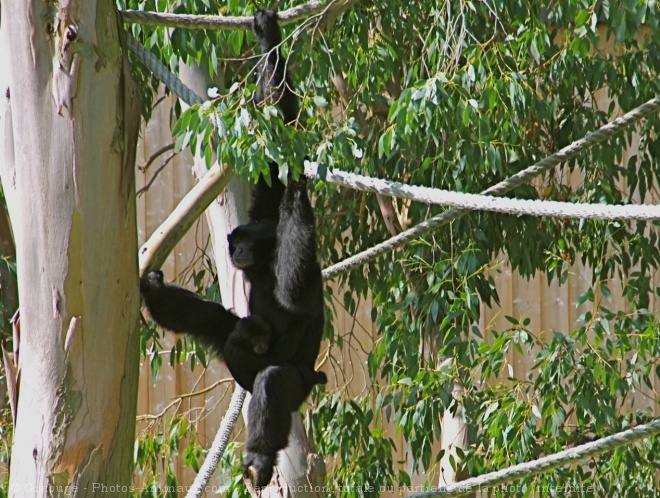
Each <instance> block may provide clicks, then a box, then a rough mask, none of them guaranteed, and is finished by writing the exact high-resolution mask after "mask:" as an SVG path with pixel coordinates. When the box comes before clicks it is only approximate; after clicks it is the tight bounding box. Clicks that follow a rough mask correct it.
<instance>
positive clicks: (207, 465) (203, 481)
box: [186, 384, 245, 498]
mask: <svg viewBox="0 0 660 498" xmlns="http://www.w3.org/2000/svg"><path fill="white" fill-rule="evenodd" d="M243 401H245V390H244V389H243V388H242V387H241V386H239V385H238V384H237V385H236V388H235V389H234V393H233V394H232V395H231V401H230V402H229V408H227V412H226V413H225V416H224V417H222V422H220V428H219V429H218V432H217V433H216V435H215V438H214V439H213V444H212V445H211V448H209V453H208V455H207V457H206V459H205V460H204V463H203V464H202V467H201V468H200V469H199V472H198V473H197V475H196V476H195V480H194V481H193V483H192V486H190V489H189V490H188V493H187V494H186V498H200V497H201V496H202V494H203V493H204V491H206V485H207V484H208V482H209V480H210V479H211V476H212V475H213V471H214V470H215V468H216V467H217V466H218V463H219V462H220V457H221V456H222V454H223V453H224V452H225V448H227V442H228V441H229V437H230V436H231V431H232V430H234V426H235V425H236V421H237V420H238V417H239V416H240V414H241V408H242V406H243Z"/></svg>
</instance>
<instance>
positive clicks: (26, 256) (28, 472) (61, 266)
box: [0, 0, 139, 497]
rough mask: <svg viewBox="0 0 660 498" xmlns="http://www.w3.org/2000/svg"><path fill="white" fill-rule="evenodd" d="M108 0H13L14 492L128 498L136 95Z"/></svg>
mask: <svg viewBox="0 0 660 498" xmlns="http://www.w3.org/2000/svg"><path fill="white" fill-rule="evenodd" d="M121 29H122V26H121V23H120V22H119V18H118V16H117V13H116V7H115V5H114V2H113V1H111V0H98V1H89V0H87V1H82V0H68V1H50V2H46V1H43V0H34V1H30V2H26V1H25V0H3V2H2V25H1V28H0V37H1V38H0V51H1V52H2V62H3V64H2V69H1V70H0V74H1V75H2V87H1V88H0V92H1V95H0V98H1V99H3V103H2V106H0V111H2V112H1V115H0V120H1V122H0V131H2V133H3V136H2V137H0V141H2V146H1V147H0V154H1V156H0V167H1V171H0V174H1V175H2V183H3V187H4V189H5V193H6V196H7V200H8V205H9V208H10V217H11V222H12V225H13V227H14V232H15V237H16V251H17V263H18V292H19V300H20V350H19V351H18V353H17V354H18V367H19V374H18V375H19V377H18V383H19V388H20V391H19V394H18V408H17V414H16V424H15V428H14V440H13V446H12V458H11V468H10V481H9V482H10V486H9V487H10V496H15V497H26V496H65V495H66V496H100V495H102V494H105V495H107V496H128V494H129V486H130V484H131V479H132V454H133V442H134V433H135V410H136V393H137V375H138V354H139V352H138V334H137V330H136V328H137V323H138V308H139V294H138V285H137V255H136V251H137V231H136V219H135V198H134V177H133V174H134V162H135V146H136V140H137V129H138V124H139V99H138V94H137V92H136V88H135V86H134V84H133V82H132V80H131V78H130V73H129V71H128V67H127V63H126V51H125V50H123V51H122V49H121V46H120V30H121Z"/></svg>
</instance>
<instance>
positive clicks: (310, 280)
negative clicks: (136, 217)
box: [140, 10, 327, 487]
mask: <svg viewBox="0 0 660 498" xmlns="http://www.w3.org/2000/svg"><path fill="white" fill-rule="evenodd" d="M253 29H254V32H255V34H256V36H257V39H258V41H259V44H260V46H261V50H262V52H264V53H268V55H267V56H265V57H264V59H263V60H262V61H261V62H260V65H259V68H258V70H259V78H258V84H259V87H260V92H259V95H257V101H262V100H265V99H268V100H270V101H273V102H276V103H277V104H278V105H279V107H280V110H281V111H282V114H283V116H284V120H285V122H287V123H291V122H293V121H295V120H296V119H297V117H298V102H297V97H296V95H295V94H294V93H293V91H292V90H291V81H290V79H289V76H288V73H287V71H286V61H285V60H283V59H282V57H281V55H280V50H279V47H278V45H279V44H280V43H281V41H282V37H281V34H280V29H279V26H278V24H277V14H276V13H275V12H273V11H270V10H265V11H259V12H257V14H256V15H255V19H254V23H253ZM249 216H250V223H248V224H245V225H241V226H239V227H237V228H236V229H235V230H234V231H233V232H232V233H231V234H229V236H228V240H229V252H230V254H231V256H232V261H234V264H235V265H236V266H237V267H239V268H240V269H241V270H243V271H244V272H245V277H246V279H247V280H248V281H249V282H250V284H251V289H250V296H249V308H250V316H248V317H245V318H238V317H236V316H235V315H234V314H233V313H231V312H230V311H228V310H226V309H225V308H224V307H223V306H222V305H220V304H218V303H215V302H211V301H206V300H204V299H202V298H200V297H199V296H197V295H196V294H194V293H192V292H190V291H188V290H186V289H182V288H180V287H176V286H173V285H168V284H165V283H163V276H162V273H161V272H154V271H152V272H148V273H147V274H146V275H145V276H143V277H142V279H141V281H140V290H141V292H142V295H143V297H144V299H145V302H146V305H147V308H149V311H150V313H151V316H152V318H153V319H154V320H155V321H156V322H157V323H159V324H160V325H162V326H163V327H165V328H167V329H170V330H173V331H175V332H187V333H189V334H190V335H191V336H193V337H194V338H195V339H197V340H199V341H200V342H202V343H204V344H206V345H207V346H209V347H210V348H211V349H212V350H213V351H214V352H215V353H216V354H217V355H219V356H220V357H222V358H224V361H225V363H226V364H227V367H228V368H229V370H230V372H231V374H232V375H233V376H234V378H235V379H236V381H237V382H238V383H239V384H240V385H241V386H242V387H243V388H245V389H247V390H248V391H250V392H252V400H251V402H250V405H249V407H248V413H249V426H248V440H247V443H246V453H245V457H244V460H243V472H244V474H245V475H246V476H248V475H249V468H250V467H252V468H253V469H254V470H255V474H256V476H255V477H256V478H255V481H254V484H255V486H257V487H263V486H266V485H267V484H268V482H269V481H270V479H271V477H272V475H273V467H274V466H275V465H276V463H277V452H278V451H279V450H281V449H284V448H285V447H286V446H287V444H288V437H289V431H290V429H291V412H293V411H296V410H298V409H299V408H300V406H301V404H302V403H303V402H304V400H305V398H307V396H308V395H309V393H310V392H311V389H312V387H313V386H314V385H315V384H325V383H326V382H327V377H326V375H325V374H324V373H323V372H316V371H315V370H314V364H315V361H316V357H317V356H318V353H319V349H320V344H321V337H322V333H323V323H324V317H323V287H322V278H321V268H320V266H319V264H318V262H317V261H316V235H315V221H314V212H313V210H312V206H311V204H310V202H309V197H308V195H307V189H306V181H305V179H304V177H303V178H302V179H301V180H299V181H297V182H296V181H293V179H291V178H290V179H289V181H288V185H287V186H286V187H285V186H284V185H283V184H282V183H281V182H280V181H279V179H278V166H277V164H275V163H271V165H270V178H269V181H266V179H265V178H262V179H260V180H259V182H258V183H257V185H256V186H255V188H254V192H253V202H252V207H251V208H250V211H249Z"/></svg>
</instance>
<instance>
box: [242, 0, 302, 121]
mask: <svg viewBox="0 0 660 498" xmlns="http://www.w3.org/2000/svg"><path fill="white" fill-rule="evenodd" d="M252 31H254V34H255V35H256V37H257V41H258V42H259V47H260V48H261V53H262V54H264V56H263V58H262V59H261V61H260V62H259V64H258V66H257V72H258V75H257V85H258V86H259V92H258V93H257V95H256V101H257V102H262V101H266V102H268V103H271V104H278V106H279V108H280V110H281V111H282V117H283V118H284V122H285V123H292V122H294V121H295V120H296V119H298V98H297V96H296V94H295V93H294V92H293V85H292V84H291V78H290V77H289V72H288V71H287V67H286V66H287V61H286V59H285V58H284V57H283V56H282V51H281V50H280V45H281V43H282V33H281V31H280V27H279V25H278V23H277V12H275V11H273V10H260V11H257V13H256V14H255V15H254V20H253V21H252Z"/></svg>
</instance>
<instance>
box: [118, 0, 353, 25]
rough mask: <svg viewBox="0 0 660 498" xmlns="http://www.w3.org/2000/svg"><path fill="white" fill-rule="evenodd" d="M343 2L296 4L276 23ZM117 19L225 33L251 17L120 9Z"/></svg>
mask: <svg viewBox="0 0 660 498" xmlns="http://www.w3.org/2000/svg"><path fill="white" fill-rule="evenodd" d="M344 3H345V2H342V1H337V0H332V1H330V2H320V1H318V0H312V1H311V2H307V3H305V4H303V5H297V6H296V7H292V8H290V9H287V10H283V11H281V12H279V13H278V15H277V16H278V21H279V24H280V25H281V26H286V25H287V24H292V23H295V22H297V21H300V20H302V19H305V18H307V17H310V16H313V15H315V14H320V13H321V12H323V11H325V10H326V9H327V10H328V11H332V10H335V9H338V8H342V7H343V4H344ZM121 17H122V20H123V21H124V22H127V23H133V24H142V25H144V26H166V27H169V28H185V29H212V30H218V31H229V30H239V29H250V28H251V26H252V19H254V18H253V17H252V16H243V17H239V16H205V15H192V14H172V13H170V12H145V11H143V10H123V11H121Z"/></svg>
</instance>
